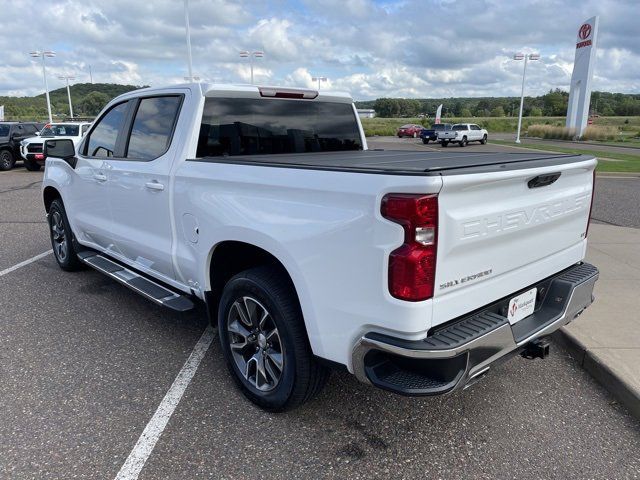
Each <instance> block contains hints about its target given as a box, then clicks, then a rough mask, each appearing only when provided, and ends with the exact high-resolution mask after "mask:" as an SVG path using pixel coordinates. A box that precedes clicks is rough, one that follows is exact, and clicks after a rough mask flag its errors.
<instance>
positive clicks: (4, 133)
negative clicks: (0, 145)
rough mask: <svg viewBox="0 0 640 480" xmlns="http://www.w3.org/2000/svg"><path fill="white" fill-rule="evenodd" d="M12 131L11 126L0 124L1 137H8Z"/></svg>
mask: <svg viewBox="0 0 640 480" xmlns="http://www.w3.org/2000/svg"><path fill="white" fill-rule="evenodd" d="M10 129H11V126H10V125H7V124H4V125H2V124H0V137H8V136H9V130H10Z"/></svg>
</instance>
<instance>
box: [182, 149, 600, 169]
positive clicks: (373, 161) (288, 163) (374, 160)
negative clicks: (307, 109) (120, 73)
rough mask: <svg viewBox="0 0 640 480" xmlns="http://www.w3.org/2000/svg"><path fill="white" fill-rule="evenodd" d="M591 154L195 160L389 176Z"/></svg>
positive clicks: (368, 153) (375, 153) (554, 161)
mask: <svg viewBox="0 0 640 480" xmlns="http://www.w3.org/2000/svg"><path fill="white" fill-rule="evenodd" d="M591 158H593V157H591V156H587V155H566V154H556V153H528V152H518V153H505V152H451V151H442V152H439V151H426V152H420V151H404V150H353V151H344V152H321V153H293V154H278V155H238V156H221V157H203V158H196V159H191V160H190V161H194V162H211V163H232V164H242V165H261V166H269V167H282V168H303V169H312V170H337V171H345V172H361V173H377V174H385V175H441V174H443V173H445V174H447V175H451V174H463V173H482V172H491V171H500V170H518V169H523V168H533V167H545V166H554V165H564V164H568V163H576V162H582V161H586V160H589V159H591Z"/></svg>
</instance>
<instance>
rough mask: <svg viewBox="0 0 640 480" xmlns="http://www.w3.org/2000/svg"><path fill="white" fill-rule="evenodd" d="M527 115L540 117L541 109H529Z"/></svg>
mask: <svg viewBox="0 0 640 480" xmlns="http://www.w3.org/2000/svg"><path fill="white" fill-rule="evenodd" d="M529 115H531V116H532V117H541V116H542V109H541V108H540V107H531V111H530V112H529Z"/></svg>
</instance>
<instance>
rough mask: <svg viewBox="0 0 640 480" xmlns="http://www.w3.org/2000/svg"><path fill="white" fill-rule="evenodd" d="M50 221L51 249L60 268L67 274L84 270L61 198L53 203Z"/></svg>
mask: <svg viewBox="0 0 640 480" xmlns="http://www.w3.org/2000/svg"><path fill="white" fill-rule="evenodd" d="M48 220H49V235H50V237H51V247H52V248H53V255H54V257H56V262H58V266H59V267H60V268H61V269H63V270H66V271H67V272H75V271H76V270H80V269H81V268H82V262H80V260H79V259H78V255H77V252H76V249H75V245H74V237H73V232H72V231H71V227H70V226H69V219H68V218H67V213H66V212H65V209H64V205H63V203H62V200H60V199H59V198H57V199H55V200H54V201H53V202H51V207H49V215H48Z"/></svg>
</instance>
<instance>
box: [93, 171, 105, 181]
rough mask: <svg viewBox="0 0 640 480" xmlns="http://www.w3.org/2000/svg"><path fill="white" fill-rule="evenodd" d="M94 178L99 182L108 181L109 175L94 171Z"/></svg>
mask: <svg viewBox="0 0 640 480" xmlns="http://www.w3.org/2000/svg"><path fill="white" fill-rule="evenodd" d="M93 179H94V180H95V181H97V182H106V181H107V176H106V175H105V174H103V173H94V174H93Z"/></svg>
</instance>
